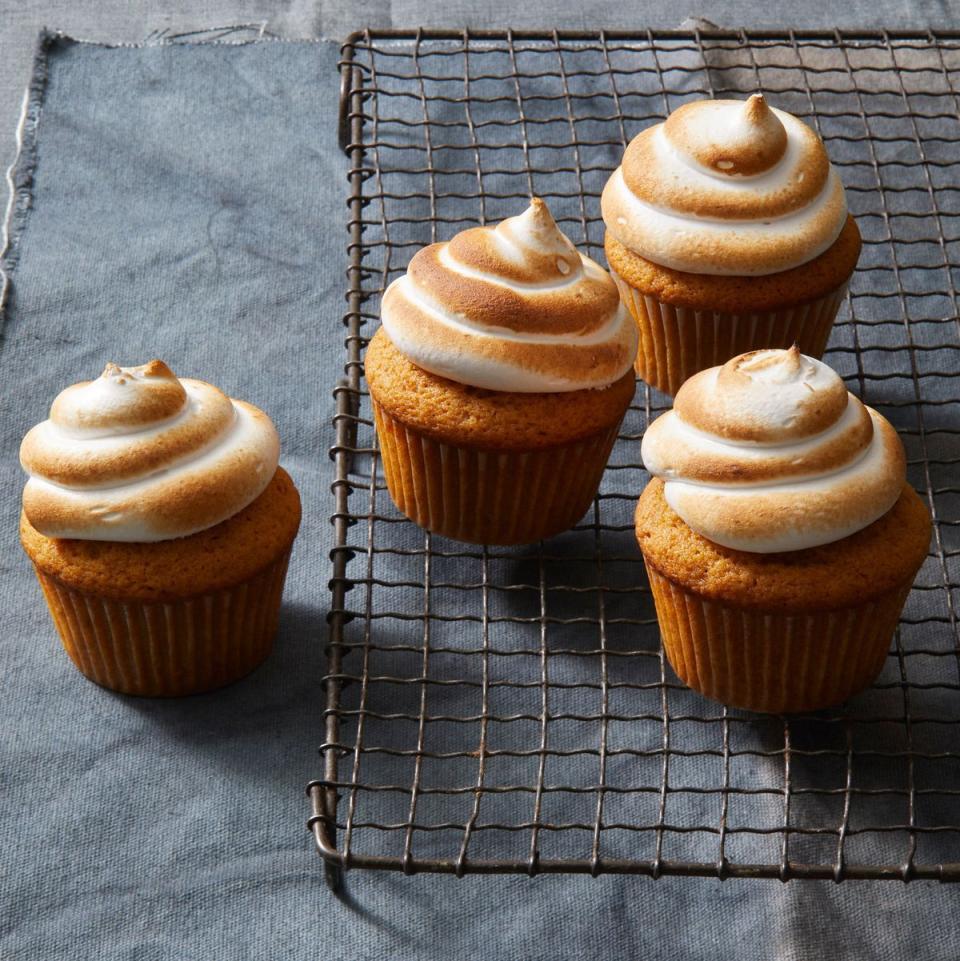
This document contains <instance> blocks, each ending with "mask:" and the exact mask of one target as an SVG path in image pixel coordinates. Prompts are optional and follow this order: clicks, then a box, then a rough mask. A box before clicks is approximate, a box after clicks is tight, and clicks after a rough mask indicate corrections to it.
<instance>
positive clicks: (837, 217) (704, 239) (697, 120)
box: [602, 94, 860, 394]
mask: <svg viewBox="0 0 960 961" xmlns="http://www.w3.org/2000/svg"><path fill="white" fill-rule="evenodd" d="M602 208H603V220H604V223H605V224H606V228H607V231H606V239H605V248H606V254H607V261H608V263H609V265H610V271H611V273H612V274H613V277H614V280H616V282H617V285H618V286H619V288H620V293H621V295H622V296H623V300H624V303H625V304H626V305H627V307H628V308H629V309H630V312H631V313H632V314H633V317H634V319H635V320H636V322H637V327H638V328H639V330H640V350H639V352H638V355H637V373H638V374H639V375H640V377H642V378H643V379H644V380H645V381H646V382H647V383H648V384H650V385H651V386H653V387H656V388H658V389H660V390H662V391H664V392H665V393H667V394H676V392H677V391H678V390H679V388H680V385H681V384H682V383H683V382H684V381H685V380H686V379H687V378H688V377H691V376H692V375H693V374H695V373H697V371H700V370H705V369H706V368H708V367H713V366H714V365H716V364H722V363H724V362H725V361H727V360H729V359H730V358H731V357H734V356H736V355H737V354H741V353H744V352H745V351H748V350H754V349H757V348H761V347H790V346H791V345H792V344H797V345H798V346H799V348H800V350H801V351H802V352H803V353H804V354H808V355H810V356H812V357H817V358H819V357H821V356H822V355H823V351H824V349H825V348H826V344H827V339H828V338H829V336H830V329H831V327H832V326H833V321H834V318H835V317H836V314H837V311H838V310H839V308H840V304H841V302H842V300H843V298H844V295H845V293H846V289H847V282H848V281H849V279H850V275H851V274H852V273H853V270H854V267H855V266H856V264H857V258H858V257H859V256H860V233H859V231H858V230H857V225H856V224H855V223H854V221H853V218H852V217H851V216H850V215H849V214H848V213H847V201H846V196H845V194H844V191H843V184H842V183H841V182H840V178H839V176H837V172H836V170H834V168H833V167H832V166H831V164H830V161H829V159H828V158H827V154H826V151H825V150H824V146H823V143H822V141H821V140H820V138H819V137H818V136H817V135H816V134H815V133H814V132H813V131H812V130H811V129H810V128H809V127H808V126H806V124H804V123H802V122H801V121H799V120H797V118H796V117H793V116H791V115H790V114H788V113H784V112H783V111H782V110H775V109H773V108H771V107H769V106H768V105H767V103H766V101H765V100H764V98H763V96H762V95H760V94H755V95H754V96H752V97H750V99H749V100H747V101H740V100H699V101H696V102H693V103H687V104H684V105H683V106H682V107H680V108H679V109H677V110H675V111H674V112H673V113H672V114H671V115H670V116H669V117H668V118H667V120H666V122H664V123H661V124H657V125H656V126H653V127H649V128H648V129H646V130H644V131H643V132H642V133H641V134H640V135H639V136H637V137H635V138H634V140H633V141H631V143H630V145H629V146H628V147H627V150H626V153H624V155H623V163H622V165H621V166H620V167H618V168H617V170H616V171H614V173H613V175H612V176H611V178H610V179H609V180H608V181H607V184H606V186H605V187H604V190H603V197H602Z"/></svg>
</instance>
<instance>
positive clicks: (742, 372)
mask: <svg viewBox="0 0 960 961" xmlns="http://www.w3.org/2000/svg"><path fill="white" fill-rule="evenodd" d="M642 455H643V460H644V464H645V465H646V467H647V469H648V470H649V471H650V472H651V474H653V475H654V478H653V479H652V480H651V481H650V483H649V484H648V485H647V487H646V489H645V490H644V492H643V494H642V496H641V497H640V501H639V504H638V506H637V512H636V532H637V539H638V542H639V544H640V548H641V550H642V552H643V557H644V562H645V564H646V568H647V573H648V575H649V578H650V586H651V588H652V591H653V597H654V602H655V604H656V608H657V618H658V620H659V622H660V630H661V634H662V637H663V645H664V650H665V652H666V655H667V658H668V659H669V661H670V663H671V665H672V666H673V668H674V670H675V671H676V672H677V674H678V675H679V676H680V678H681V679H682V680H683V681H684V682H685V683H686V684H688V685H689V686H690V687H692V688H694V689H695V690H697V691H700V692H701V693H702V694H705V695H707V696H708V697H711V698H713V699H714V700H717V701H721V702H722V703H724V704H728V705H732V706H735V707H742V708H748V709H750V710H755V711H765V712H774V713H780V712H792V711H807V710H816V709H818V708H822V707H827V706H830V705H832V704H837V703H839V702H841V701H843V700H845V699H846V698H848V697H850V696H851V695H852V694H855V693H856V692H857V691H859V690H861V689H862V688H864V687H867V686H868V685H869V684H870V683H871V682H872V681H873V680H874V678H875V677H876V676H877V674H878V673H879V672H880V669H881V668H882V666H883V663H884V659H885V658H886V655H887V652H888V650H889V646H890V639H891V637H892V636H893V632H894V630H895V629H896V626H897V622H898V619H899V617H900V613H901V610H902V608H903V605H904V603H905V601H906V598H907V595H908V594H909V592H910V588H911V585H912V584H913V579H914V577H915V576H916V573H917V571H918V570H919V568H920V566H921V564H922V563H923V561H924V558H925V557H926V556H927V549H928V546H929V541H930V528H931V525H930V515H929V513H928V511H927V508H926V506H925V505H924V503H923V501H921V499H920V498H919V497H918V496H917V494H916V492H915V491H914V490H913V488H911V487H910V486H909V485H908V484H907V483H906V461H905V457H904V452H903V446H902V444H901V443H900V438H899V437H898V436H897V433H896V431H895V430H894V429H893V427H892V426H891V425H890V424H889V422H888V421H886V420H885V419H884V418H883V417H881V416H880V415H879V414H878V413H877V412H876V411H874V410H872V409H870V408H869V407H865V406H864V405H863V404H861V403H860V401H859V400H857V398H855V397H854V396H853V395H852V394H849V393H848V392H847V390H846V388H845V386H844V384H843V382H842V381H841V380H840V378H839V377H838V376H837V375H836V374H835V373H834V372H833V371H832V370H830V368H829V367H827V366H826V365H824V364H822V363H820V362H819V361H816V360H814V359H813V358H810V357H804V356H803V355H801V354H800V352H799V351H798V350H797V349H796V348H793V349H791V350H760V351H754V352H752V353H747V354H744V355H742V356H740V357H735V358H734V359H733V360H730V361H728V362H727V363H726V364H724V365H723V366H722V367H716V368H713V369H711V370H707V371H703V372H701V373H699V374H697V375H695V376H694V377H692V378H690V380H688V381H687V382H686V383H685V384H684V385H683V387H682V388H681V389H680V391H679V393H678V394H677V397H676V401H675V403H674V408H673V410H672V411H670V412H668V413H666V414H664V415H663V416H662V417H660V418H658V419H657V420H656V421H654V422H653V424H651V426H650V427H649V429H648V430H647V432H646V434H645V435H644V439H643V445H642Z"/></svg>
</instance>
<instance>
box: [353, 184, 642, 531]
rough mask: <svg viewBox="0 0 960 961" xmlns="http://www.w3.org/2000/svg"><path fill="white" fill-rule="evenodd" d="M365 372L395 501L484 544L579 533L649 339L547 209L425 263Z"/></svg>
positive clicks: (419, 260) (404, 289)
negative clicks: (640, 347) (641, 345)
mask: <svg viewBox="0 0 960 961" xmlns="http://www.w3.org/2000/svg"><path fill="white" fill-rule="evenodd" d="M382 318H383V326H382V327H381V328H380V330H378V331H377V333H376V335H375V336H374V337H373V340H372V341H371V343H370V345H369V347H368V348H367V354H366V359H365V370H366V378H367V383H368V384H369V387H370V396H371V398H372V401H373V411H374V418H375V422H376V428H377V436H378V438H379V440H380V449H381V457H382V461H383V467H384V474H385V477H386V482H387V487H388V489H389V492H390V496H391V497H392V498H393V501H394V503H395V504H396V505H397V507H399V509H400V510H401V511H402V512H403V513H404V514H406V515H407V516H408V517H410V518H411V519H412V520H414V521H416V523H418V524H419V525H420V526H421V527H424V528H426V529H427V530H430V531H434V532H436V533H439V534H444V535H446V536H448V537H453V538H456V539H458V540H463V541H468V542H471V543H476V544H523V543H529V542H531V541H536V540H539V539H541V538H544V537H549V536H550V535H552V534H556V533H559V532H560V531H563V530H566V529H567V528H569V527H571V526H572V525H573V524H575V523H576V522H577V520H579V518H580V517H582V516H583V514H584V513H585V512H586V510H587V508H588V507H589V505H590V502H591V500H592V499H593V497H594V496H595V494H596V492H597V487H598V486H599V484H600V478H601V475H602V474H603V470H604V467H605V466H606V463H607V458H608V457H609V455H610V450H611V448H612V447H613V443H614V441H615V439H616V436H617V430H618V429H619V426H620V422H621V420H622V419H623V415H624V413H625V412H626V410H627V408H628V407H629V406H630V402H631V400H632V399H633V395H634V385H635V381H634V373H633V360H634V356H635V353H636V347H637V335H636V329H635V325H634V324H633V322H632V321H631V319H630V316H629V314H628V313H627V312H626V310H625V309H624V307H623V305H622V304H621V303H620V298H619V295H618V293H617V289H616V287H615V286H614V283H613V281H612V280H611V279H610V277H609V275H608V274H607V272H606V271H605V270H603V269H602V268H601V267H600V266H598V265H597V264H596V263H594V262H593V261H592V260H590V259H589V258H587V257H584V256H582V255H581V254H579V253H578V252H577V250H576V249H575V248H574V246H573V245H572V244H571V243H570V241H569V240H568V239H567V238H566V237H565V236H564V235H563V234H562V233H561V232H560V230H559V229H558V228H557V225H556V224H555V223H554V221H553V218H552V217H551V216H550V212H549V211H548V210H547V207H546V205H545V204H544V203H543V201H541V200H538V199H535V200H534V201H533V202H532V203H531V205H530V208H529V209H528V210H527V211H526V212H525V213H524V214H522V215H521V216H519V217H512V218H510V219H509V220H505V221H504V222H503V223H501V224H500V225H499V226H497V227H496V228H490V227H476V228H473V229H470V230H465V231H463V232H462V233H460V234H457V236H456V237H454V238H453V239H452V240H451V241H449V242H448V243H444V244H433V245H431V246H429V247H426V248H424V249H423V250H421V251H420V252H419V253H417V254H416V256H414V258H413V260H412V261H411V262H410V266H409V268H408V270H407V273H406V274H405V275H404V276H403V277H400V278H399V279H398V280H396V281H394V282H393V283H392V284H391V285H390V287H389V288H388V289H387V291H386V293H385V294H384V297H383V308H382Z"/></svg>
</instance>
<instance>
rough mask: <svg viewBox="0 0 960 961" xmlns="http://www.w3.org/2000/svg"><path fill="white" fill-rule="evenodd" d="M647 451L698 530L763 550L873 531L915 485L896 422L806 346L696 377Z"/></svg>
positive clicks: (647, 441)
mask: <svg viewBox="0 0 960 961" xmlns="http://www.w3.org/2000/svg"><path fill="white" fill-rule="evenodd" d="M641 453H642V457H643V462H644V464H645V465H646V467H647V470H649V471H650V473H651V474H654V475H655V476H657V477H660V478H662V479H663V481H664V496H665V497H666V500H667V503H668V504H669V505H670V506H671V507H672V508H673V510H674V511H675V512H676V513H677V514H679V516H680V517H681V518H682V519H683V520H684V521H685V522H686V524H687V525H688V526H689V527H691V528H692V529H693V530H695V531H697V533H699V534H702V535H703V536H704V537H706V538H708V539H709V540H711V541H714V542H715V543H717V544H721V545H722V546H724V547H732V548H734V549H736V550H742V551H752V552H755V553H763V554H766V553H775V552H779V551H796V550H803V549H805V548H808V547H816V546H818V545H820V544H829V543H832V542H833V541H838V540H840V539H842V538H844V537H848V536H849V535H851V534H854V533H856V532H857V531H858V530H862V529H863V528H864V527H867V526H868V525H869V524H872V523H873V522H874V521H875V520H877V519H878V518H879V517H882V516H883V515H884V514H885V513H886V512H887V511H888V510H890V508H891V507H893V505H894V503H896V500H897V498H898V497H899V496H900V492H901V490H902V489H903V485H904V482H905V480H906V460H905V457H904V453H903V445H902V444H901V443H900V438H899V437H898V436H897V433H896V431H895V430H894V429H893V427H892V426H891V425H890V423H889V422H888V421H887V420H886V419H885V418H883V417H881V416H880V415H879V414H878V413H877V412H876V411H875V410H872V409H871V408H869V407H865V406H864V405H863V404H862V403H861V402H860V401H859V400H858V399H857V398H856V397H854V396H853V395H852V394H850V393H848V392H847V389H846V387H845V386H844V384H843V381H842V380H841V379H840V378H839V377H838V376H837V375H836V374H835V373H834V372H833V371H832V370H831V369H830V368H829V367H827V366H826V364H822V363H820V361H817V360H814V359H813V358H811V357H806V356H804V355H803V354H801V353H800V352H799V350H797V348H796V347H793V348H791V349H790V350H758V351H752V352H750V353H748V354H741V355H740V356H739V357H734V358H733V360H730V361H728V362H727V363H726V364H724V365H723V366H722V367H713V368H711V369H710V370H704V371H701V372H700V373H699V374H696V375H694V376H693V377H691V378H690V379H689V380H688V381H687V382H686V383H685V384H684V385H683V386H682V387H681V388H680V390H679V392H678V393H677V396H676V400H675V402H674V408H673V410H672V411H669V412H668V413H666V414H664V415H663V416H662V417H659V418H658V419H657V420H655V421H654V422H653V423H652V424H651V425H650V427H649V428H648V429H647V431H646V433H645V434H644V438H643V444H642V446H641Z"/></svg>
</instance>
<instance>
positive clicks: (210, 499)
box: [20, 360, 280, 542]
mask: <svg viewBox="0 0 960 961" xmlns="http://www.w3.org/2000/svg"><path fill="white" fill-rule="evenodd" d="M279 455H280V441H279V438H278V437H277V433H276V430H275V429H274V427H273V424H272V423H271V421H270V419H269V418H268V417H267V415H266V414H264V413H263V411H261V410H259V409H257V408H256V407H254V406H252V405H251V404H246V403H244V402H243V401H237V400H232V399H231V398H229V397H227V396H226V395H225V394H223V393H221V392H220V391H219V390H217V388H216V387H213V386H211V385H210V384H207V383H204V382H203V381H199V380H190V379H187V378H184V379H182V380H181V379H178V378H177V377H176V376H175V375H174V374H173V372H172V371H171V370H170V368H169V367H167V365H166V364H164V363H163V362H162V361H159V360H154V361H151V362H150V363H148V364H144V365H142V366H140V367H118V366H117V365H116V364H107V366H106V368H105V370H104V372H103V374H102V375H101V376H100V377H99V378H98V379H97V380H94V381H89V382H84V383H80V384H75V385H74V386H73V387H68V388H67V389H66V390H64V391H62V392H61V393H60V394H59V395H58V396H57V398H56V400H54V402H53V404H52V406H51V408H50V419H49V420H46V421H44V422H43V423H42V424H38V425H37V426H36V427H34V428H33V429H32V430H30V432H29V433H28V434H27V436H26V437H25V438H24V439H23V443H22V444H21V446H20V462H21V464H22V465H23V468H24V470H25V471H26V472H27V473H28V474H29V475H30V480H29V481H28V482H27V485H26V487H25V488H24V492H23V509H24V512H25V514H26V516H27V519H28V520H29V521H30V523H31V524H32V525H33V527H34V528H36V529H37V530H38V531H39V532H40V533H41V534H45V535H46V536H48V537H63V538H78V539H84V540H105V541H135V542H141V541H142V542H150V541H159V540H168V539H172V538H175V537H184V536H186V535H188V534H194V533H196V532H197V531H201V530H205V529H206V528H208V527H213V526H214V525H215V524H219V523H220V522H221V521H224V520H226V519H227V518H228V517H232V516H233V515H234V514H237V513H239V512H240V511H241V510H243V509H244V508H245V507H246V506H247V505H248V504H250V503H252V502H253V501H254V500H255V499H256V498H257V497H258V496H259V495H260V494H261V493H262V492H263V491H264V489H265V488H266V486H267V485H268V484H269V483H270V480H271V478H272V477H273V475H274V473H275V472H276V469H277V463H278V460H279Z"/></svg>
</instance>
